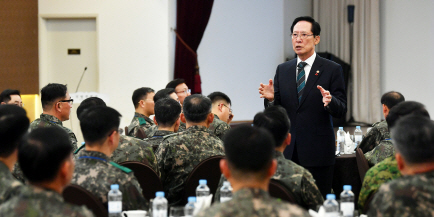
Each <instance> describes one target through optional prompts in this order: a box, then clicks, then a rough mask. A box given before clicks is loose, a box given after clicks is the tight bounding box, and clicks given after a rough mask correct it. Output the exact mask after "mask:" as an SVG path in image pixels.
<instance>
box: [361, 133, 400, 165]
mask: <svg viewBox="0 0 434 217" xmlns="http://www.w3.org/2000/svg"><path fill="white" fill-rule="evenodd" d="M394 154H395V148H393V144H392V141H391V140H390V139H389V140H383V141H381V142H380V144H379V145H378V146H377V147H375V148H374V149H372V150H371V151H369V152H368V153H366V154H365V157H366V160H368V163H369V166H371V167H372V166H374V165H375V164H377V163H380V162H381V161H383V160H384V159H386V158H388V157H391V156H393V155H394Z"/></svg>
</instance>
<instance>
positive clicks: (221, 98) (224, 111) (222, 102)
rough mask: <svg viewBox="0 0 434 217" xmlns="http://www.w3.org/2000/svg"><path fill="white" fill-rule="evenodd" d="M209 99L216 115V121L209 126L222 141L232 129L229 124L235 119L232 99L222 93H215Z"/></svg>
mask: <svg viewBox="0 0 434 217" xmlns="http://www.w3.org/2000/svg"><path fill="white" fill-rule="evenodd" d="M208 98H209V99H210V100H211V102H212V113H213V114H214V120H213V121H212V123H211V125H210V126H209V130H211V132H213V133H214V134H215V135H216V136H217V137H219V138H220V139H222V138H223V136H224V135H225V133H226V132H228V131H229V130H230V129H231V126H229V124H228V123H229V122H230V120H232V117H233V115H232V109H231V99H229V97H228V96H227V95H226V94H224V93H222V92H213V93H211V94H210V95H208ZM231 115H232V116H231Z"/></svg>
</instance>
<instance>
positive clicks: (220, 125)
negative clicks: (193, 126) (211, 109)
mask: <svg viewBox="0 0 434 217" xmlns="http://www.w3.org/2000/svg"><path fill="white" fill-rule="evenodd" d="M230 129H231V126H229V124H227V123H226V122H224V121H222V120H220V118H219V116H217V115H216V114H214V120H213V121H212V123H211V125H209V130H210V131H211V132H213V133H214V135H216V136H217V137H219V138H220V139H223V136H224V135H225V133H226V132H228V131H229V130H230Z"/></svg>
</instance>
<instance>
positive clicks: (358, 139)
mask: <svg viewBox="0 0 434 217" xmlns="http://www.w3.org/2000/svg"><path fill="white" fill-rule="evenodd" d="M354 141H356V142H360V141H362V135H356V136H354Z"/></svg>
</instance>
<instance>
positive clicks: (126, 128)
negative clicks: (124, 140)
mask: <svg viewBox="0 0 434 217" xmlns="http://www.w3.org/2000/svg"><path fill="white" fill-rule="evenodd" d="M128 133H129V132H128V127H127V126H126V127H125V136H128Z"/></svg>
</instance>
